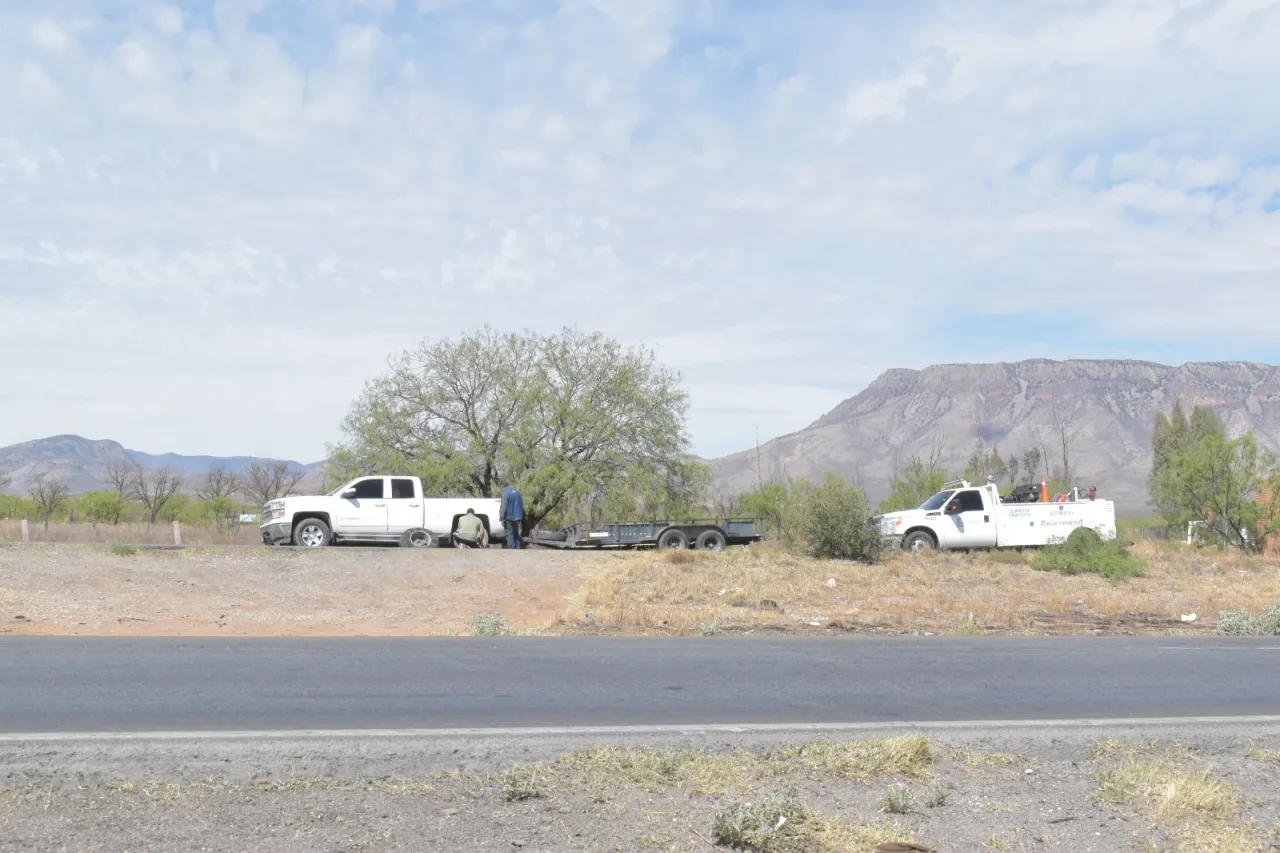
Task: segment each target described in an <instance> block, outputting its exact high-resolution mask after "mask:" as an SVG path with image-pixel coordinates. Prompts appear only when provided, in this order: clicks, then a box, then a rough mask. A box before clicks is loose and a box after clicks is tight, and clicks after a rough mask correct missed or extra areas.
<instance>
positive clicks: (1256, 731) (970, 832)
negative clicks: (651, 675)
mask: <svg viewBox="0 0 1280 853" xmlns="http://www.w3.org/2000/svg"><path fill="white" fill-rule="evenodd" d="M895 734H897V733H895V732H891V731H886V732H883V733H879V732H868V733H862V734H857V733H849V732H830V733H828V738H830V739H834V740H835V742H837V743H844V742H847V741H848V740H849V739H851V738H870V739H871V740H870V741H869V743H870V746H867V745H866V744H867V742H866V741H864V746H865V747H866V749H867V750H868V751H867V752H866V753H865V754H866V755H870V756H876V755H881V753H879V752H877V751H876V750H877V747H876V746H875V744H876V743H877V742H878V739H880V738H882V737H889V736H891V735H895ZM927 737H928V741H927V743H928V745H929V747H930V751H931V753H932V757H930V758H928V759H927V760H924V761H921V762H916V763H910V762H907V763H903V762H898V763H896V764H895V763H894V762H893V761H892V760H887V759H886V760H887V761H888V763H887V764H884V765H883V767H885V768H888V769H887V770H884V771H883V772H877V769H876V768H877V766H878V765H877V764H876V761H875V760H872V759H866V760H863V761H862V763H858V761H854V762H852V763H850V764H846V765H836V764H828V765H822V764H818V763H812V762H810V763H808V764H806V763H805V762H804V761H803V760H802V761H799V762H796V761H794V760H792V761H791V763H790V764H788V763H787V761H786V760H784V759H785V757H786V756H787V755H788V753H786V752H781V751H779V748H780V747H782V746H783V745H784V744H792V745H795V744H803V743H806V742H814V740H815V739H817V742H819V743H821V742H823V740H824V738H822V737H820V733H816V732H806V733H797V732H791V733H786V732H777V733H759V732H754V733H753V732H744V733H742V734H738V735H732V734H726V733H724V732H711V733H703V734H698V733H685V734H679V733H671V734H665V735H660V736H659V735H652V734H650V735H641V734H630V735H629V734H608V733H605V734H599V735H581V736H510V735H493V736H469V737H466V738H461V737H451V736H440V737H434V736H431V737H422V736H405V737H389V738H388V737H383V738H376V737H370V738H364V739H359V738H356V739H351V738H348V739H342V738H337V739H311V740H298V739H280V738H277V739H263V740H257V741H246V740H243V739H239V740H238V739H235V738H226V739H214V740H206V741H195V742H188V741H183V740H181V739H171V740H165V741H158V742H146V741H138V740H129V741H118V742H100V741H81V742H57V741H51V742H44V743H35V744H32V743H14V742H2V741H0V759H3V763H2V764H0V766H3V767H4V771H3V772H4V777H3V778H2V779H0V787H3V788H4V789H6V790H5V793H4V794H3V795H0V825H3V827H4V831H3V832H2V833H0V850H3V851H36V850H39V851H54V850H66V851H115V853H119V851H179V850H181V851H194V850H218V851H224V850H244V851H273V852H274V851H320V850H324V851H339V850H373V851H399V850H414V851H421V850H441V851H444V850H467V851H513V850H524V851H545V853H553V851H554V853H559V851H645V850H654V851H680V853H684V851H690V853H692V851H707V850H711V849H716V847H717V846H720V847H721V849H728V848H727V847H724V846H723V845H717V844H715V843H714V841H715V829H714V819H715V815H716V813H717V810H718V809H722V808H723V807H724V806H725V805H726V803H728V802H730V801H732V800H734V799H736V798H741V799H742V800H743V801H744V802H748V803H758V802H760V801H761V800H763V799H766V798H767V797H768V796H769V795H770V793H776V792H779V791H783V790H785V789H786V788H787V787H789V786H792V785H794V786H795V788H796V789H797V792H798V794H799V797H800V799H801V800H802V801H803V803H804V804H805V806H806V807H807V808H808V809H811V810H812V813H811V814H810V815H809V816H808V817H807V819H803V820H802V819H799V818H797V819H796V821H794V822H793V824H792V829H789V830H787V831H786V832H779V833H777V835H776V836H775V837H774V839H773V841H772V842H771V843H770V844H767V845H766V846H765V847H764V848H763V849H766V850H793V851H795V850H807V851H814V853H827V851H830V853H835V851H837V850H840V851H859V850H865V851H871V850H873V849H874V846H875V844H877V843H879V842H881V841H887V840H906V839H913V840H914V841H915V842H917V843H919V844H920V845H921V846H925V847H928V848H932V849H936V850H938V851H982V850H1061V851H1081V853H1084V851H1117V850H1152V851H1154V850H1178V851H1190V850H1197V851H1200V850H1203V851H1223V853H1227V851H1232V852H1233V853H1245V851H1265V850H1272V849H1280V837H1278V836H1277V835H1276V831H1277V829H1278V828H1280V801H1278V797H1280V794H1278V792H1277V789H1276V784H1275V783H1276V780H1277V778H1280V764H1277V763H1275V762H1278V761H1280V752H1277V749H1278V748H1280V726H1277V725H1272V726H1266V725H1231V726H1227V725H1217V726H1189V725H1188V726H1179V727H1166V728H1162V729H1144V728H1137V727H1128V728H1100V727H1073V726H1069V725H1064V726H1057V727H1047V726H1046V727H1041V728H1034V729H1019V728H1017V727H1012V728H1001V729H996V730H975V729H955V730H947V729H945V728H943V729H937V730H931V731H929V732H928V733H927ZM916 739H917V740H919V737H918V736H917V738H916ZM908 740H910V738H908ZM879 742H880V743H881V744H882V745H883V741H879ZM603 743H611V744H617V745H619V746H622V747H637V746H642V747H657V746H658V745H659V744H661V746H662V748H663V749H666V750H670V751H671V752H669V753H665V756H666V758H665V760H659V759H661V758H662V756H661V755H658V754H656V753H655V754H650V755H649V758H648V760H647V762H642V761H641V760H640V758H638V757H637V756H643V755H644V754H643V753H621V754H620V753H617V752H603V753H601V752H588V753H582V752H575V751H576V750H579V749H582V748H597V747H599V746H601V744H603ZM890 743H893V742H890ZM1100 744H1101V745H1102V746H1101V748H1100ZM690 749H693V750H705V754H703V753H701V752H699V753H696V754H695V756H694V758H693V759H690V760H689V761H688V762H687V763H686V764H684V765H682V764H681V763H680V761H681V759H680V754H679V753H677V752H676V750H690ZM739 749H744V750H750V751H751V752H752V753H753V754H754V756H755V757H754V758H750V759H749V761H750V764H749V766H750V767H752V768H755V769H754V770H752V771H751V772H749V773H745V774H743V773H740V772H738V769H739V768H738V765H739V763H741V764H742V766H744V767H745V766H748V759H746V758H742V757H741V754H739V756H738V758H736V759H732V760H729V761H727V762H725V761H720V762H715V761H714V760H711V759H708V758H707V756H708V755H709V756H716V755H724V754H728V753H731V752H732V751H733V750H739ZM886 749H887V748H886ZM890 752H891V751H890ZM569 754H572V755H573V757H572V758H570V759H563V758H562V760H561V762H560V763H559V764H557V763H555V762H556V759H557V757H563V756H565V755H569ZM851 754H852V753H851ZM858 754H863V753H858ZM884 754H889V753H884ZM620 755H621V756H622V757H623V758H625V757H626V756H628V755H629V756H631V757H632V758H633V759H635V760H634V761H632V763H631V764H628V763H627V761H625V760H621V759H620V758H619V756H620ZM655 756H657V758H655ZM685 757H686V758H688V756H687V754H686V756H685ZM604 759H608V760H604ZM530 765H532V766H534V767H535V768H540V773H541V776H540V777H539V778H538V779H537V781H536V782H535V783H534V784H533V785H532V786H531V787H528V789H527V790H525V793H529V794H532V795H533V796H532V797H531V798H529V799H526V800H523V801H520V800H517V801H511V800H509V798H508V794H509V793H516V792H517V791H518V790H519V789H520V788H519V786H513V780H516V779H522V778H524V777H525V776H526V775H527V774H528V773H529V772H530V771H527V770H525V771H518V775H517V776H508V777H504V776H503V775H502V774H503V773H504V772H510V770H511V768H513V767H516V766H525V767H528V766H530ZM682 767H683V768H684V769H681V768H682ZM1151 767H1156V768H1161V767H1163V768H1166V769H1168V768H1172V769H1173V770H1174V771H1176V772H1177V773H1179V774H1181V776H1180V777H1179V779H1181V780H1182V781H1181V782H1179V781H1178V779H1175V780H1173V782H1168V781H1167V780H1165V781H1159V783H1158V784H1157V785H1156V786H1155V787H1154V788H1153V789H1152V790H1148V791H1146V792H1145V793H1144V791H1143V790H1142V789H1141V788H1140V787H1139V788H1136V789H1131V790H1127V791H1124V790H1121V791H1120V795H1118V796H1117V793H1116V792H1117V789H1116V788H1115V787H1114V786H1112V787H1110V788H1108V787H1107V786H1104V785H1103V784H1102V781H1103V780H1104V779H1106V778H1107V777H1106V776H1105V774H1107V773H1108V771H1113V772H1114V771H1121V772H1123V771H1125V769H1126V768H1128V769H1133V768H1151ZM233 768H234V769H233ZM655 768H656V769H655ZM219 771H221V772H219ZM646 773H647V775H646ZM1206 774H1208V775H1206ZM148 780H151V781H148ZM155 780H160V781H155ZM1187 780H1192V781H1193V782H1194V781H1195V780H1209V781H1210V782H1211V783H1212V784H1213V785H1214V786H1216V787H1214V789H1213V790H1214V791H1215V792H1218V794H1220V796H1219V800H1217V801H1215V800H1212V799H1211V798H1210V797H1209V795H1208V794H1205V793H1203V792H1201V788H1195V789H1194V790H1193V789H1190V788H1187V789H1178V790H1176V791H1175V790H1174V789H1175V788H1176V786H1177V784H1189V783H1187ZM898 783H902V784H901V786H899V785H898ZM1162 786H1163V787H1162ZM903 790H906V791H909V792H911V796H910V802H909V803H907V804H906V805H907V808H906V813H905V814H900V815H895V814H886V813H884V812H883V811H882V807H883V806H884V805H885V800H886V796H887V795H888V794H889V792H890V791H896V792H898V794H899V796H901V792H902V791H903ZM939 791H942V792H945V796H944V797H943V798H942V799H943V801H942V802H939V800H938V798H937V792H939ZM1180 791H1181V792H1182V793H1179V792H1180ZM1187 791H1191V793H1187ZM1215 803H1216V804H1215ZM833 821H835V822H834V823H833ZM864 824H865V826H864ZM796 827H798V829H797V828H796ZM793 830H794V833H795V834H792V835H788V833H789V832H792V831H793ZM802 830H803V832H802ZM819 830H821V831H819ZM805 833H808V834H805Z"/></svg>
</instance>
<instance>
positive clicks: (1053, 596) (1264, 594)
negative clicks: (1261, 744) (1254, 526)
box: [561, 543, 1280, 635]
mask: <svg viewBox="0 0 1280 853" xmlns="http://www.w3.org/2000/svg"><path fill="white" fill-rule="evenodd" d="M1133 551H1134V553H1136V554H1138V555H1139V556H1141V557H1142V558H1143V559H1145V560H1146V561H1147V564H1148V568H1147V573H1146V575H1145V576H1143V577H1140V578H1134V579H1132V580H1129V581H1123V582H1113V581H1108V580H1106V579H1104V578H1101V577H1097V576H1093V575H1077V576H1061V575H1056V574H1052V573H1044V572H1035V571H1033V570H1032V569H1031V568H1030V567H1029V566H1028V565H1027V562H1026V559H1025V558H1024V557H1023V555H1021V554H1016V553H1009V552H1004V553H999V554H972V555H967V554H955V553H942V554H925V555H907V554H901V555H899V554H894V555H893V556H891V557H890V558H889V559H888V560H887V561H885V562H884V563H881V564H878V565H863V564H855V563H841V562H826V561H819V560H812V559H807V558H803V557H797V556H793V555H790V554H786V553H783V552H780V551H778V550H776V549H773V548H768V547H763V548H752V549H750V550H746V551H744V550H737V549H735V550H731V551H726V552H724V553H722V554H698V553H684V552H682V553H680V555H679V557H678V558H675V557H673V556H672V555H671V554H663V553H646V554H638V555H632V554H627V555H624V554H615V555H611V559H608V560H604V561H602V563H601V564H600V565H599V566H598V567H596V568H595V569H594V570H593V571H591V572H590V573H589V574H588V576H587V577H586V579H585V581H584V583H583V585H582V587H581V588H580V589H579V590H578V592H577V593H576V594H575V595H573V596H572V597H571V599H570V601H569V603H568V606H567V608H566V610H565V612H564V615H563V617H562V619H561V626H562V627H565V628H568V629H584V628H585V629H590V630H597V631H606V632H607V631H620V632H641V633H665V634H686V635H691V634H696V633H697V632H698V629H699V627H700V626H703V625H709V624H717V625H719V626H720V627H721V628H722V629H723V630H726V631H746V630H769V629H776V628H780V627H785V628H795V627H805V626H806V625H807V624H808V623H811V622H818V623H819V626H821V627H827V626H828V625H829V624H830V625H831V626H832V627H835V628H838V629H840V628H843V629H847V630H856V629H867V628H875V629H880V630H887V631H891V632H900V633H906V632H911V631H916V632H933V633H947V634H975V633H983V632H992V631H1000V632H1019V633H1022V632H1025V633H1043V632H1053V633H1073V632H1088V631H1090V630H1103V631H1109V632H1110V631H1124V630H1130V631H1133V632H1138V631H1143V632H1149V631H1152V630H1155V631H1167V632H1171V633H1172V632H1204V631H1209V630H1212V629H1213V620H1214V618H1215V617H1216V614H1217V613H1218V612H1220V611H1225V610H1236V609H1241V608H1244V607H1248V606H1250V605H1253V604H1256V602H1258V601H1280V560H1277V559H1275V558H1266V557H1253V556H1246V555H1243V554H1239V553H1232V552H1226V553H1223V552H1217V551H1205V550H1195V549H1190V548H1185V547H1171V546H1168V545H1156V544H1154V543H1141V544H1139V545H1137V546H1135V547H1134V549H1133ZM828 580H834V584H830V585H829V584H828ZM766 600H768V601H773V602H777V604H778V605H780V606H781V608H782V609H781V611H778V610H773V609H772V608H769V607H762V606H761V602H762V601H766ZM1190 613H1195V614H1197V621H1196V622H1194V623H1183V622H1180V621H1179V617H1180V616H1182V615H1183V614H1190ZM587 614H591V616H590V617H588V615H587Z"/></svg>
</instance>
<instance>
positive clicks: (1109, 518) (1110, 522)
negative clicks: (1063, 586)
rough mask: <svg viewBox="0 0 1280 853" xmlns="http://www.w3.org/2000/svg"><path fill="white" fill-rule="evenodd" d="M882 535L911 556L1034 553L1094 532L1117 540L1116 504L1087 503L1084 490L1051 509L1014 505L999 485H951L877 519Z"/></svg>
mask: <svg viewBox="0 0 1280 853" xmlns="http://www.w3.org/2000/svg"><path fill="white" fill-rule="evenodd" d="M872 523H874V524H877V525H878V526H879V528H880V534H881V536H883V537H884V538H885V539H886V540H888V541H889V542H890V543H892V544H894V545H898V546H900V547H902V548H903V549H905V550H907V551H921V550H925V549H931V548H932V549H938V550H945V551H951V550H971V549H978V548H1031V547H1037V546H1041V545H1051V544H1054V543H1056V542H1063V541H1065V540H1066V538H1067V537H1068V536H1069V535H1070V534H1071V532H1072V531H1074V530H1078V529H1080V528H1088V529H1090V530H1093V531H1094V532H1095V533H1097V535H1098V537H1099V538H1101V539H1114V538H1115V536H1116V506H1115V504H1114V503H1113V502H1112V501H1104V500H1090V499H1088V498H1084V499H1082V498H1081V497H1080V491H1079V489H1073V490H1072V491H1071V492H1070V493H1069V494H1060V495H1058V496H1057V498H1056V499H1055V500H1052V501H1049V502H1045V503H1012V502H1006V501H1004V500H1002V499H1001V497H1000V490H999V489H998V488H997V487H996V485H995V484H994V483H987V484H986V485H982V486H974V485H972V484H970V483H969V482H968V481H966V480H957V481H955V482H952V483H947V484H946V485H945V486H943V488H942V491H940V492H938V493H937V494H936V495H934V496H933V497H931V498H929V499H928V500H927V501H925V502H924V503H922V504H921V505H920V506H919V507H917V508H916V509H908V510H904V511H902V512H887V513H885V514H884V515H878V516H876V517H875V518H873V519H872Z"/></svg>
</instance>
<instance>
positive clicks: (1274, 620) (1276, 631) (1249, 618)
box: [1218, 604, 1280, 637]
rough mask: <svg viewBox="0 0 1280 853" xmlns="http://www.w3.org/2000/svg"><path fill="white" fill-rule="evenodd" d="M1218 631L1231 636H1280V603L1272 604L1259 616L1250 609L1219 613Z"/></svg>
mask: <svg viewBox="0 0 1280 853" xmlns="http://www.w3.org/2000/svg"><path fill="white" fill-rule="evenodd" d="M1218 633H1219V634H1222V635H1224V636H1231V637H1280V604H1272V605H1271V606H1269V607H1267V608H1266V609H1265V610H1263V611H1262V612H1261V613H1259V614H1258V615H1257V616H1254V615H1253V614H1252V613H1250V612H1249V611H1248V610H1226V611H1223V612H1222V613H1219V614H1218Z"/></svg>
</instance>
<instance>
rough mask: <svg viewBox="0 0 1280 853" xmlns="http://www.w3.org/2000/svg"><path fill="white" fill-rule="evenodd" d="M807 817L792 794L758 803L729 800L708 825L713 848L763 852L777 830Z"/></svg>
mask: <svg viewBox="0 0 1280 853" xmlns="http://www.w3.org/2000/svg"><path fill="white" fill-rule="evenodd" d="M806 817H808V810H807V809H806V808H805V806H804V803H803V802H801V800H800V797H799V796H798V795H797V794H796V792H795V791H793V790H789V791H785V792H782V793H778V794H771V795H769V796H768V797H766V798H765V799H763V800H761V801H760V802H758V803H747V802H743V801H741V800H730V801H728V802H725V803H723V804H721V805H720V806H719V807H718V808H717V809H716V812H715V816H714V817H713V818H712V821H711V834H712V838H713V839H714V841H715V843H716V844H723V845H725V846H726V847H732V848H735V849H746V850H765V849H768V848H769V847H770V846H771V845H770V842H771V841H772V840H773V839H774V836H775V833H777V831H778V829H779V828H781V827H784V826H788V825H790V827H788V829H787V831H786V832H785V833H784V836H786V835H790V834H791V829H792V828H794V826H795V825H796V824H799V823H802V822H803V821H804V820H805V818H806Z"/></svg>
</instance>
